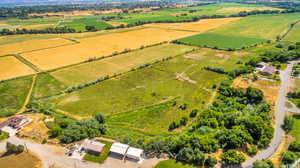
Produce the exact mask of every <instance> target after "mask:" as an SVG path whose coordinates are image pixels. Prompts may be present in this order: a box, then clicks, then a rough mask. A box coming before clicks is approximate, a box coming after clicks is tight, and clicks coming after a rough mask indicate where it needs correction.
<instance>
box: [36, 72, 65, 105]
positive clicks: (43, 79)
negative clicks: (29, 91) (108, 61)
mask: <svg viewBox="0 0 300 168" xmlns="http://www.w3.org/2000/svg"><path fill="white" fill-rule="evenodd" d="M65 89H66V86H65V85H63V84H62V83H60V82H59V81H57V80H56V79H55V78H53V77H52V76H51V75H49V74H48V73H40V74H38V76H37V79H36V83H35V87H34V90H33V98H34V99H38V98H42V97H48V96H53V95H57V94H60V93H61V92H62V91H64V90H65Z"/></svg>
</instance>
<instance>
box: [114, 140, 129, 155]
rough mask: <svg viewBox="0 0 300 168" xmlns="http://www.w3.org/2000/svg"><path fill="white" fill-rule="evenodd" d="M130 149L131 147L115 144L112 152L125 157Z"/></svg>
mask: <svg viewBox="0 0 300 168" xmlns="http://www.w3.org/2000/svg"><path fill="white" fill-rule="evenodd" d="M128 148H129V145H126V144H122V143H119V142H115V143H113V144H112V146H111V148H110V152H112V153H116V154H119V155H122V156H125V154H126V152H127V149H128Z"/></svg>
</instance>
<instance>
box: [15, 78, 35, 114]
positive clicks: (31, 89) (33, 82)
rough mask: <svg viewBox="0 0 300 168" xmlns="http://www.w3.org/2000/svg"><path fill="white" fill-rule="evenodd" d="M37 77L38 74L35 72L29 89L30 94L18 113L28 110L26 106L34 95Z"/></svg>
mask: <svg viewBox="0 0 300 168" xmlns="http://www.w3.org/2000/svg"><path fill="white" fill-rule="evenodd" d="M36 78H37V74H34V75H33V77H32V82H31V86H30V89H29V91H28V94H27V96H26V99H25V101H24V104H23V106H22V107H21V109H19V110H18V112H17V113H16V114H20V113H23V112H24V111H25V110H26V106H27V104H28V103H29V101H30V99H31V97H32V93H33V89H34V88H35V84H36Z"/></svg>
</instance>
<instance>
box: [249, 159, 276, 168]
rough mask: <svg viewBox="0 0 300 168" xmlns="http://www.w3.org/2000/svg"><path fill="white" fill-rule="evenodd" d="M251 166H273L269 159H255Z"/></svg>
mask: <svg viewBox="0 0 300 168" xmlns="http://www.w3.org/2000/svg"><path fill="white" fill-rule="evenodd" d="M253 168H274V164H273V163H272V161H271V160H257V161H255V162H254V163H253Z"/></svg>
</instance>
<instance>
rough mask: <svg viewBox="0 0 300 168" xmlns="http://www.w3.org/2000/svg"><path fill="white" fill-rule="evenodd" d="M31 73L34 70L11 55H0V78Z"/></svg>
mask: <svg viewBox="0 0 300 168" xmlns="http://www.w3.org/2000/svg"><path fill="white" fill-rule="evenodd" d="M33 73H34V70H32V69H31V68H30V67H28V66H27V65H25V64H23V63H22V62H20V61H19V60H18V59H16V58H15V57H13V56H7V57H0V80H6V79H10V78H15V77H19V76H25V75H30V74H33Z"/></svg>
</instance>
